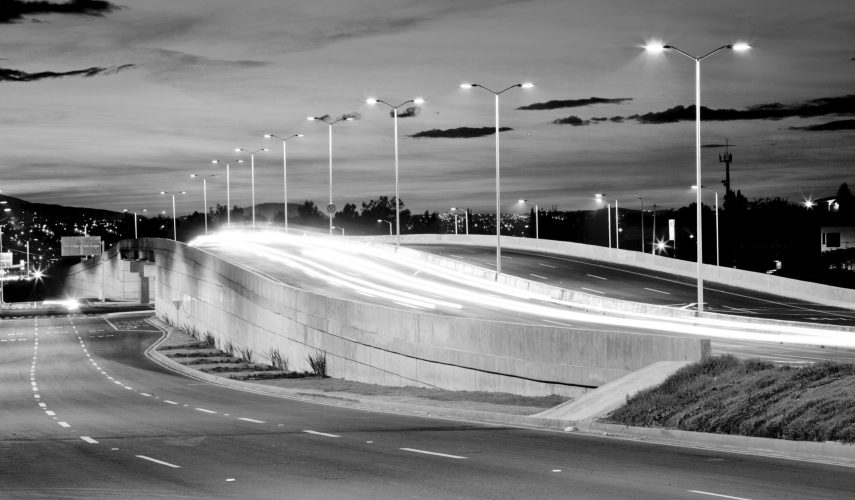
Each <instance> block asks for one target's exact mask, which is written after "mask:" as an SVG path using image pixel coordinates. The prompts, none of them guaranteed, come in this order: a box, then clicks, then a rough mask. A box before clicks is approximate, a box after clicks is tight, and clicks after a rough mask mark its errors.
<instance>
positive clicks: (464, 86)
mask: <svg viewBox="0 0 855 500" xmlns="http://www.w3.org/2000/svg"><path fill="white" fill-rule="evenodd" d="M472 87H474V85H472V84H471V83H461V84H460V88H462V89H471V88H472Z"/></svg>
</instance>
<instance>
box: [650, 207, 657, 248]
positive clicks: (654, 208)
mask: <svg viewBox="0 0 855 500" xmlns="http://www.w3.org/2000/svg"><path fill="white" fill-rule="evenodd" d="M658 206H659V205H657V204H656V203H654V204H653V236H651V237H650V255H656V207H658Z"/></svg>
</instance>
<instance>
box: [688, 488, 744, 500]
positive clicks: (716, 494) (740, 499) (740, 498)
mask: <svg viewBox="0 0 855 500" xmlns="http://www.w3.org/2000/svg"><path fill="white" fill-rule="evenodd" d="M689 493H697V494H698V495H708V496H711V497H718V498H731V499H733V500H750V499H748V498H745V497H732V496H730V495H722V494H720V493H710V492H709V491H698V490H689Z"/></svg>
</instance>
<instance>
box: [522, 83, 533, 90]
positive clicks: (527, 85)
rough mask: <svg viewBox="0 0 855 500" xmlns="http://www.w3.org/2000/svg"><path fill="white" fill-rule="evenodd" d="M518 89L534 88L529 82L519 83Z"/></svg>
mask: <svg viewBox="0 0 855 500" xmlns="http://www.w3.org/2000/svg"><path fill="white" fill-rule="evenodd" d="M520 87H522V88H524V89H530V88H532V87H534V84H533V83H531V82H525V83H521V84H520Z"/></svg>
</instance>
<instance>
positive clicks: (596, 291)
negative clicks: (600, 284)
mask: <svg viewBox="0 0 855 500" xmlns="http://www.w3.org/2000/svg"><path fill="white" fill-rule="evenodd" d="M582 290H585V291H588V292H594V293H599V294H600V295H605V294H606V292H601V291H599V290H594V289H593V288H585V287H582Z"/></svg>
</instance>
